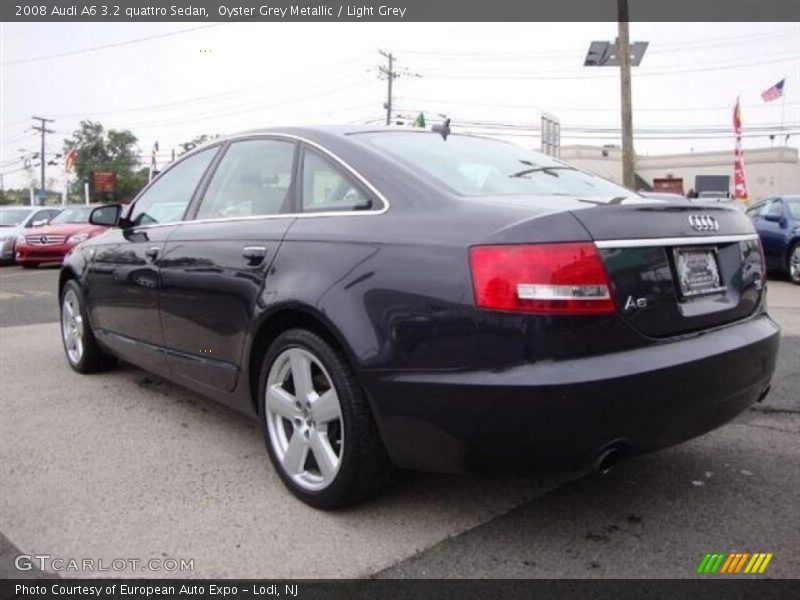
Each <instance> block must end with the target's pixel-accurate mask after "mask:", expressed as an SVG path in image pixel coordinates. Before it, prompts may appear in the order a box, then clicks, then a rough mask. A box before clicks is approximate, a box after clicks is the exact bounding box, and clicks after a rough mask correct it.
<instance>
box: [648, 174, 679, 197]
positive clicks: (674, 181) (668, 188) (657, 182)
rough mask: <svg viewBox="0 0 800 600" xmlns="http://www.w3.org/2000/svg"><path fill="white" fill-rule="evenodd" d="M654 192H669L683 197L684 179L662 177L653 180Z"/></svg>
mask: <svg viewBox="0 0 800 600" xmlns="http://www.w3.org/2000/svg"><path fill="white" fill-rule="evenodd" d="M653 191H654V192H667V193H669V194H680V195H681V196H683V179H681V178H680V177H662V178H661V179H659V178H656V179H653Z"/></svg>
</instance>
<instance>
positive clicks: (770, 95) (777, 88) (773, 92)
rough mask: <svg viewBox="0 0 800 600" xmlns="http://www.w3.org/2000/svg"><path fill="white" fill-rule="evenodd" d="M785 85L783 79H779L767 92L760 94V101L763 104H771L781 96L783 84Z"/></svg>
mask: <svg viewBox="0 0 800 600" xmlns="http://www.w3.org/2000/svg"><path fill="white" fill-rule="evenodd" d="M784 83H786V80H785V79H781V80H780V81H779V82H778V83H776V84H775V85H773V86H772V87H771V88H769V89H768V90H764V91H763V92H761V99H762V100H763V101H764V102H772V101H773V100H777V99H778V98H780V97H781V96H783V84H784Z"/></svg>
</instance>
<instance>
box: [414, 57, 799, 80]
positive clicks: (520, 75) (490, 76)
mask: <svg viewBox="0 0 800 600" xmlns="http://www.w3.org/2000/svg"><path fill="white" fill-rule="evenodd" d="M796 60H797V55H786V56H782V57H780V58H773V59H769V60H757V61H750V62H737V63H732V64H728V63H724V64H711V63H709V64H707V65H706V66H703V67H690V68H685V69H665V70H662V71H650V72H648V71H642V72H640V73H637V75H636V77H637V79H638V78H641V77H663V76H668V75H679V74H686V73H706V72H709V71H726V70H730V69H740V68H743V67H754V66H760V65H768V64H776V63H781V62H788V61H796ZM546 73H547V74H544V75H541V74H540V75H529V74H528V73H526V72H505V73H497V72H491V73H476V72H470V73H469V74H452V70H451V69H448V70H437V69H430V70H428V69H426V70H425V71H424V74H425V75H430V76H432V77H433V78H435V79H459V80H471V79H475V80H503V79H505V80H509V79H513V80H528V81H552V80H577V81H588V80H593V79H611V80H613V79H616V76H615V75H563V74H557V75H551V74H550V73H563V71H547V72H546Z"/></svg>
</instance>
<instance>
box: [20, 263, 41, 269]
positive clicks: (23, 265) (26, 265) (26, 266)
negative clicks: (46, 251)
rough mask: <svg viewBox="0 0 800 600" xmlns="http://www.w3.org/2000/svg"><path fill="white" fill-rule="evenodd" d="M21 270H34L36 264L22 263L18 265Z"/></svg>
mask: <svg viewBox="0 0 800 600" xmlns="http://www.w3.org/2000/svg"><path fill="white" fill-rule="evenodd" d="M20 264H21V265H22V268H23V269H35V268H36V267H37V265H36V263H32V262H24V263H20Z"/></svg>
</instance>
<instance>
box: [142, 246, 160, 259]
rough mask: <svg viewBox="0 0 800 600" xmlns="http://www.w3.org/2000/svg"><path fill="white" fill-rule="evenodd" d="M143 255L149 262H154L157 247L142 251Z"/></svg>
mask: <svg viewBox="0 0 800 600" xmlns="http://www.w3.org/2000/svg"><path fill="white" fill-rule="evenodd" d="M144 255H145V257H147V259H148V260H149V261H150V262H152V261H154V260H155V259H156V257H157V256H158V246H150V247H149V248H148V249H147V250H145V251H144Z"/></svg>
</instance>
